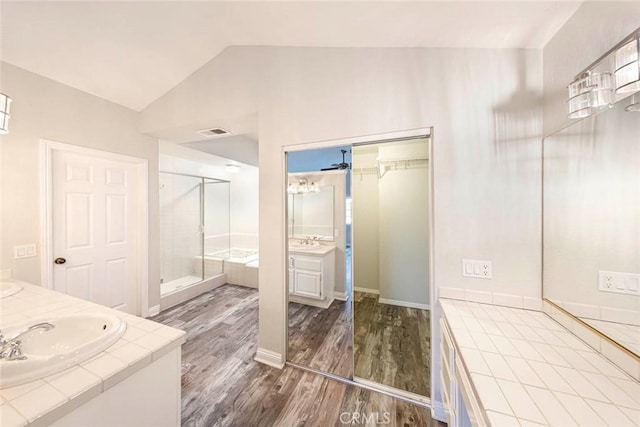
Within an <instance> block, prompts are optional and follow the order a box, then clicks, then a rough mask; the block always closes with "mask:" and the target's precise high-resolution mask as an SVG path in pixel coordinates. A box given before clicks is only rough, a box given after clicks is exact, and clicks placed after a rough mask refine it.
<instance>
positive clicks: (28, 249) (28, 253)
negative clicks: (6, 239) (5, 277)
mask: <svg viewBox="0 0 640 427" xmlns="http://www.w3.org/2000/svg"><path fill="white" fill-rule="evenodd" d="M36 255H38V252H37V251H36V244H35V243H30V244H28V245H20V246H14V247H13V258H14V259H21V258H31V257H34V256H36Z"/></svg>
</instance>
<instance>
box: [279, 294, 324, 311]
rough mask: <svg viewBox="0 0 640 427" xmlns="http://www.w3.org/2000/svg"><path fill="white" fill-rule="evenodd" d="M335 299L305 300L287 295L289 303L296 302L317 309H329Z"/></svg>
mask: <svg viewBox="0 0 640 427" xmlns="http://www.w3.org/2000/svg"><path fill="white" fill-rule="evenodd" d="M334 299H335V298H333V297H332V298H325V299H315V298H305V297H301V296H298V295H291V294H289V302H296V303H298V304H304V305H310V306H312V307H318V308H329V307H330V306H331V304H332V303H333V300H334Z"/></svg>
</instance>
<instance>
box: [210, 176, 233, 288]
mask: <svg viewBox="0 0 640 427" xmlns="http://www.w3.org/2000/svg"><path fill="white" fill-rule="evenodd" d="M229 202H230V189H229V182H227V181H219V180H215V179H210V178H205V179H204V212H203V218H204V221H203V222H204V259H203V264H204V278H205V279H208V278H211V277H214V276H217V275H219V274H222V272H223V271H224V260H225V259H228V258H229V249H230V247H231V246H230V245H231V233H230V216H229Z"/></svg>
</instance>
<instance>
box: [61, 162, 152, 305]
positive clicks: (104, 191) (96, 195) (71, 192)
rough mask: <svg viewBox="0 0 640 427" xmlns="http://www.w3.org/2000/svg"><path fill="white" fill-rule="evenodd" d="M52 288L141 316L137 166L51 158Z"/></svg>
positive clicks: (123, 163)
mask: <svg viewBox="0 0 640 427" xmlns="http://www.w3.org/2000/svg"><path fill="white" fill-rule="evenodd" d="M51 166H52V214H53V221H52V237H53V245H52V249H53V259H51V262H52V263H54V267H53V288H54V289H55V290H56V291H60V292H63V293H66V294H69V295H73V296H76V297H79V298H82V299H85V300H89V301H92V302H95V303H98V304H102V305H105V306H107V307H111V308H114V309H117V310H121V311H125V312H127V313H132V314H138V286H139V283H138V277H139V275H138V269H139V266H138V263H137V258H136V248H137V246H138V242H137V239H138V238H139V237H138V233H137V232H136V228H137V227H138V226H139V225H138V224H137V215H136V200H137V196H138V191H139V187H138V178H137V173H136V172H137V170H136V165H135V164H132V163H127V162H124V161H115V160H111V159H105V158H100V157H96V156H91V155H87V154H79V153H75V152H68V151H59V150H54V151H53V153H52V164H51Z"/></svg>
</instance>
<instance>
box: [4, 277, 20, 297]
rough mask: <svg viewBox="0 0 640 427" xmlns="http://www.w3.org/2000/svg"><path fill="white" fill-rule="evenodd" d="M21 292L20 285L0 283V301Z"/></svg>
mask: <svg viewBox="0 0 640 427" xmlns="http://www.w3.org/2000/svg"><path fill="white" fill-rule="evenodd" d="M21 290H22V285H21V284H20V283H17V282H13V281H8V282H0V299H2V298H4V297H9V296H11V295H13V294H17V293H18V292H20V291H21Z"/></svg>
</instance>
